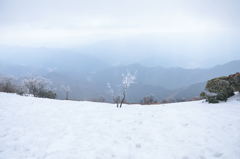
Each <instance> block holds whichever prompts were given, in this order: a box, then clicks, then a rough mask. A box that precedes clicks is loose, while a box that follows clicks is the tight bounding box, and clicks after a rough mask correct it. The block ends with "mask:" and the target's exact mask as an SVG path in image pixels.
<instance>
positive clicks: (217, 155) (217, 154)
mask: <svg viewBox="0 0 240 159" xmlns="http://www.w3.org/2000/svg"><path fill="white" fill-rule="evenodd" d="M222 155H223V153H220V152H216V153H215V154H214V155H213V156H214V157H216V158H219V157H222Z"/></svg>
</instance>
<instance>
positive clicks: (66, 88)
mask: <svg viewBox="0 0 240 159" xmlns="http://www.w3.org/2000/svg"><path fill="white" fill-rule="evenodd" d="M61 87H62V89H63V90H64V92H65V99H66V100H69V93H70V91H71V88H70V87H69V86H66V85H62V86H61Z"/></svg>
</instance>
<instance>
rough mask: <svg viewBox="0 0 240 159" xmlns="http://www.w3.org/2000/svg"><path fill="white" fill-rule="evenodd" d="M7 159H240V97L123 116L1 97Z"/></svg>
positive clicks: (99, 106)
mask: <svg viewBox="0 0 240 159" xmlns="http://www.w3.org/2000/svg"><path fill="white" fill-rule="evenodd" d="M0 159H240V95H239V94H237V95H235V97H233V98H231V99H230V100H229V101H228V102H227V103H220V104H208V103H205V102H203V101H194V102H183V103H175V104H162V105H153V106H140V105H124V106H123V108H122V109H119V108H116V107H115V105H113V104H104V103H93V102H77V101H61V100H50V99H40V98H34V97H22V96H18V95H15V94H6V93H0Z"/></svg>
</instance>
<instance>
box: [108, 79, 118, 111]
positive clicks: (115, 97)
mask: <svg viewBox="0 0 240 159" xmlns="http://www.w3.org/2000/svg"><path fill="white" fill-rule="evenodd" d="M107 88H108V90H109V93H110V95H111V97H112V100H113V103H116V104H117V107H118V106H119V103H120V96H119V95H116V92H115V91H114V89H113V88H112V86H111V84H110V83H109V82H108V83H107Z"/></svg>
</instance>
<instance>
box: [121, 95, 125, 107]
mask: <svg viewBox="0 0 240 159" xmlns="http://www.w3.org/2000/svg"><path fill="white" fill-rule="evenodd" d="M125 97H126V93H125V92H124V93H123V98H122V101H121V103H120V108H122V104H123V102H124V101H125Z"/></svg>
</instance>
